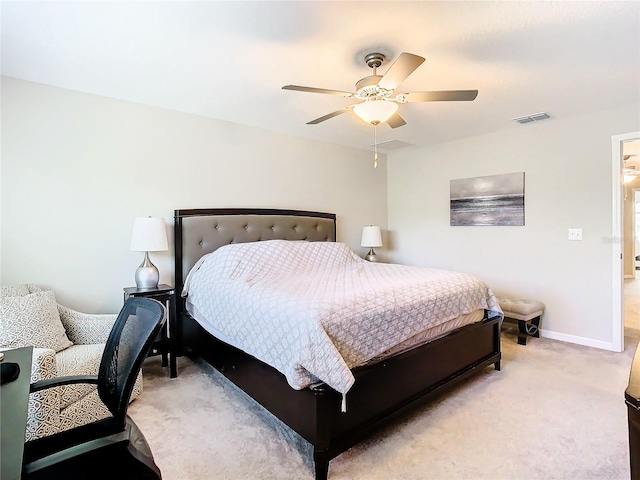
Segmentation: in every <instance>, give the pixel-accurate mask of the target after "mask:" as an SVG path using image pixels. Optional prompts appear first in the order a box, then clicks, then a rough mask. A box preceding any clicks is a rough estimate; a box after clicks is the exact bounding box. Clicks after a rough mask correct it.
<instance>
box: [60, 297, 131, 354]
mask: <svg viewBox="0 0 640 480" xmlns="http://www.w3.org/2000/svg"><path fill="white" fill-rule="evenodd" d="M58 313H59V314H60V320H61V321H62V325H64V329H65V330H66V331H67V337H69V340H71V342H72V343H73V344H74V345H91V344H94V343H105V342H106V341H107V338H108V337H109V333H111V327H113V324H114V323H115V321H116V318H118V315H117V314H90V313H82V312H78V311H76V310H73V309H71V308H68V307H65V306H63V305H60V304H58Z"/></svg>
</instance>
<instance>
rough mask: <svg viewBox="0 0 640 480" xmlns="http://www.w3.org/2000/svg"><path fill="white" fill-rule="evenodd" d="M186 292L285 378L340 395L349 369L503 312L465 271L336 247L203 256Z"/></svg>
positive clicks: (197, 312)
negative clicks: (371, 257) (383, 260)
mask: <svg viewBox="0 0 640 480" xmlns="http://www.w3.org/2000/svg"><path fill="white" fill-rule="evenodd" d="M183 296H188V298H187V305H188V308H189V309H190V313H191V314H192V315H193V316H194V318H196V319H197V320H198V321H200V322H210V324H211V326H212V327H213V330H214V331H217V332H220V333H221V335H222V336H224V337H226V338H227V339H231V343H232V344H233V345H235V346H237V347H239V348H241V349H242V350H244V351H245V352H247V353H249V354H251V355H253V356H254V357H256V358H258V359H260V360H262V361H263V362H265V363H267V364H269V365H271V366H273V367H274V368H276V369H278V370H279V371H280V372H282V373H283V374H284V375H285V376H286V378H287V381H288V382H289V384H290V385H291V386H292V387H293V388H295V389H301V388H304V387H307V386H309V385H311V384H313V383H315V382H317V381H319V380H320V381H323V382H325V383H327V384H328V385H329V386H331V387H332V388H334V389H335V390H337V391H338V392H341V393H343V394H345V393H346V392H347V391H348V390H349V389H350V388H351V386H352V385H353V382H354V377H353V374H352V373H351V370H350V368H353V367H355V366H357V365H360V364H362V363H364V362H366V361H367V360H369V359H371V358H373V357H375V356H376V355H378V354H380V353H382V352H384V351H386V350H388V349H389V348H391V347H392V346H394V345H396V344H398V343H400V342H402V341H403V340H406V339H407V338H409V337H412V336H413V335H415V334H416V333H418V332H421V331H423V330H425V329H427V328H430V327H433V326H436V325H439V324H440V323H443V322H445V321H448V320H450V319H452V318H455V317H457V316H459V315H461V314H465V313H470V312H472V311H474V310H477V309H487V310H488V311H489V315H490V316H496V315H498V316H501V315H502V311H501V310H500V306H499V305H498V302H497V300H496V298H495V297H494V295H493V293H492V292H491V290H490V289H489V288H488V287H487V286H486V285H485V284H484V283H483V282H482V281H480V280H479V279H477V278H475V277H474V276H472V275H468V274H465V273H457V272H450V271H445V270H435V269H426V268H418V267H409V266H404V265H393V264H380V263H369V262H366V261H364V260H362V259H361V258H360V257H358V256H357V255H356V254H355V253H354V252H353V251H352V250H351V249H349V248H348V247H347V246H346V245H344V244H342V243H332V242H303V241H285V240H270V241H263V242H255V243H242V244H232V245H227V246H224V247H221V248H219V249H218V250H216V251H215V252H213V253H210V254H208V255H205V256H204V257H203V258H202V259H201V260H200V261H199V262H198V263H197V264H196V265H195V266H194V267H193V269H192V270H191V272H190V273H189V276H188V277H187V281H186V283H185V289H184V291H183Z"/></svg>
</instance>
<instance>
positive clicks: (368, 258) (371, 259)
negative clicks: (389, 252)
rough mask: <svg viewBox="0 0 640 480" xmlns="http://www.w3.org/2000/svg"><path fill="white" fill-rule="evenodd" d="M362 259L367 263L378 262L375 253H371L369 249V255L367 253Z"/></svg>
mask: <svg viewBox="0 0 640 480" xmlns="http://www.w3.org/2000/svg"><path fill="white" fill-rule="evenodd" d="M364 259H365V260H366V261H367V262H373V263H375V262H377V261H378V255H376V252H374V251H373V248H370V249H369V253H367V254H366V255H365V256H364Z"/></svg>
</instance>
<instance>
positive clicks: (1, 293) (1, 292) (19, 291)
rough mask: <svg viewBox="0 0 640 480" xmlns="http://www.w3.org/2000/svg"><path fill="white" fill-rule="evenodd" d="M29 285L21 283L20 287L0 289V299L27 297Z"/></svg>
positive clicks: (9, 286)
mask: <svg viewBox="0 0 640 480" xmlns="http://www.w3.org/2000/svg"><path fill="white" fill-rule="evenodd" d="M29 293H30V292H29V285H27V284H26V283H23V284H22V285H7V286H3V287H2V289H0V297H3V298H4V297H23V296H25V295H29Z"/></svg>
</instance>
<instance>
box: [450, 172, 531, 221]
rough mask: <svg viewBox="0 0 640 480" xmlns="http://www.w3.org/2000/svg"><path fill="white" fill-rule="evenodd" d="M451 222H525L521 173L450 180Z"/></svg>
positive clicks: (522, 174)
mask: <svg viewBox="0 0 640 480" xmlns="http://www.w3.org/2000/svg"><path fill="white" fill-rule="evenodd" d="M450 201H451V204H450V205H451V207H450V212H451V225H452V226H458V225H524V172H519V173H508V174H505V175H490V176H487V177H475V178H461V179H457V180H451V185H450Z"/></svg>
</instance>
